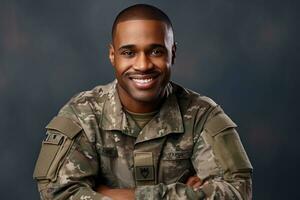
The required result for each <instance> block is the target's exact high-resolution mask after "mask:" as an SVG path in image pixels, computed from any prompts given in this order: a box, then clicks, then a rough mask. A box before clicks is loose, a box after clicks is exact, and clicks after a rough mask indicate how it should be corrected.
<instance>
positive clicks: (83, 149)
mask: <svg viewBox="0 0 300 200" xmlns="http://www.w3.org/2000/svg"><path fill="white" fill-rule="evenodd" d="M175 52H176V46H175V43H174V35H173V28H172V24H171V22H170V20H169V18H168V17H167V16H166V15H165V14H164V13H163V12H162V11H161V10H159V9H157V8H155V7H153V6H149V5H144V4H138V5H134V6H131V7H129V8H127V9H125V10H123V11H122V12H121V13H120V14H119V15H118V16H117V18H116V20H115V22H114V25H113V28H112V43H111V45H110V49H109V59H110V61H111V63H112V65H113V66H114V70H115V76H116V81H114V82H112V83H110V84H108V85H105V86H98V87H95V88H94V89H93V90H91V91H86V92H82V93H80V94H78V95H76V96H75V97H73V98H72V99H71V100H70V101H69V102H68V103H67V104H66V105H65V106H64V107H63V108H62V109H61V110H60V112H59V114H58V116H57V117H55V118H54V119H53V120H52V121H51V122H50V123H49V124H48V125H47V127H46V128H47V136H46V138H45V139H44V141H43V144H42V149H41V152H40V155H39V158H38V161H37V164H36V168H35V172H34V177H35V178H36V180H37V181H38V188H39V192H40V195H41V199H59V200H62V199H73V200H75V199H76V200H77V199H78V200H79V199H80V200H90V199H94V200H100V199H101V200H102V199H134V198H136V199H251V196H252V186H251V172H252V166H251V164H250V162H249V160H248V157H247V155H246V153H245V151H244V148H243V146H242V144H241V142H240V139H239V136H238V134H237V132H236V130H235V128H236V125H235V123H234V122H233V121H232V120H231V119H230V118H229V117H228V116H227V115H226V114H225V113H224V112H223V110H222V109H221V108H220V106H218V105H217V104H216V103H214V102H213V101H212V100H211V99H209V98H208V97H204V96H201V95H199V94H197V93H195V92H192V91H190V90H188V89H184V88H182V87H181V86H179V85H177V84H175V83H173V82H170V71H171V69H170V68H171V65H172V64H173V63H174V59H175Z"/></svg>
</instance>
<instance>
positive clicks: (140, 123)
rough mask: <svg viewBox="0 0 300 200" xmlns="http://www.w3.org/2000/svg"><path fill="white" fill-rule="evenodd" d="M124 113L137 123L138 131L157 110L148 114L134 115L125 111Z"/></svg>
mask: <svg viewBox="0 0 300 200" xmlns="http://www.w3.org/2000/svg"><path fill="white" fill-rule="evenodd" d="M126 113H127V114H128V115H130V117H131V118H132V119H133V120H134V121H135V122H136V123H137V125H138V126H139V127H140V129H143V128H144V126H145V125H146V124H147V123H148V122H149V121H150V120H151V119H152V118H153V117H154V116H155V115H156V114H157V113H158V110H156V111H153V112H149V113H135V112H131V111H129V110H126Z"/></svg>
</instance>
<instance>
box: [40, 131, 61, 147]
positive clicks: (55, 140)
mask: <svg viewBox="0 0 300 200" xmlns="http://www.w3.org/2000/svg"><path fill="white" fill-rule="evenodd" d="M63 138H64V136H62V135H60V134H58V133H47V134H46V137H45V139H44V143H45V144H56V145H60V144H61V143H62V142H63Z"/></svg>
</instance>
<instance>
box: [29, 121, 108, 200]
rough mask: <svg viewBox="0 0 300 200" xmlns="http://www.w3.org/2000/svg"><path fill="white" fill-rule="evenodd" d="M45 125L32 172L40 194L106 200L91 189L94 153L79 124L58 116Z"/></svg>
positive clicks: (94, 176)
mask: <svg viewBox="0 0 300 200" xmlns="http://www.w3.org/2000/svg"><path fill="white" fill-rule="evenodd" d="M46 128H47V133H46V138H45V139H44V140H43V142H42V147H41V151H40V154H39V157H38V160H37V163H36V166H35V170H34V174H33V177H34V178H35V179H36V180H37V184H38V190H39V192H40V198H41V199H43V200H52V199H56V200H65V199H72V200H82V199H88V200H92V199H93V200H103V199H105V200H109V199H110V198H109V197H106V196H103V195H101V194H100V193H96V192H95V191H93V189H94V187H95V180H97V177H98V169H99V163H98V156H97V152H96V150H95V147H94V145H92V144H91V143H90V141H89V140H88V139H87V137H86V134H85V133H84V131H83V129H82V128H81V127H80V125H79V124H78V123H77V122H75V121H74V120H73V119H70V118H67V117H65V116H58V117H55V118H54V119H53V120H52V121H51V122H50V123H49V124H48V126H47V127H46Z"/></svg>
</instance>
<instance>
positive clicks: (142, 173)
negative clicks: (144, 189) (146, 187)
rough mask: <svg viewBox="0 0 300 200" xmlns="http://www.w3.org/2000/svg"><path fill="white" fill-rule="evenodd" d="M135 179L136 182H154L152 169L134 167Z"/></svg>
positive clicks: (148, 167) (151, 167)
mask: <svg viewBox="0 0 300 200" xmlns="http://www.w3.org/2000/svg"><path fill="white" fill-rule="evenodd" d="M135 179H136V180H137V181H152V180H154V167H153V165H151V166H136V167H135Z"/></svg>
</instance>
